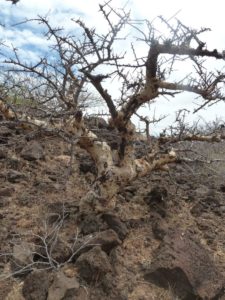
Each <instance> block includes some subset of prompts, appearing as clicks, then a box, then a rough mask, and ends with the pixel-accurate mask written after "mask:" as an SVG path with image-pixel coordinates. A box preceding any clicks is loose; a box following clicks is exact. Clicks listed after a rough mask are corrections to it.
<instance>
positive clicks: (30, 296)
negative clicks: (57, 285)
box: [22, 270, 49, 300]
mask: <svg viewBox="0 0 225 300" xmlns="http://www.w3.org/2000/svg"><path fill="white" fill-rule="evenodd" d="M48 288H49V279H48V273H47V272H46V271H45V270H41V271H39V270H37V271H33V272H32V273H30V274H29V275H28V276H27V277H26V279H25V281H24V285H23V289H22V293H23V296H24V298H25V300H37V299H38V300H46V299H47V295H48Z"/></svg>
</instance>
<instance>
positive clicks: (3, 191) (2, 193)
mask: <svg viewBox="0 0 225 300" xmlns="http://www.w3.org/2000/svg"><path fill="white" fill-rule="evenodd" d="M14 192H15V189H14V188H13V187H4V188H0V197H11V196H12V195H13V193H14Z"/></svg>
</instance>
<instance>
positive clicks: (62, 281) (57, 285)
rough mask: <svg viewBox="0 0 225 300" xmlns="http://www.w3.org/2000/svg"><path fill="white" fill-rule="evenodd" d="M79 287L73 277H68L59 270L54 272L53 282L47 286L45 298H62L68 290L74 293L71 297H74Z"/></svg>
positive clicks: (54, 299) (53, 299) (55, 299)
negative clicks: (46, 296)
mask: <svg viewBox="0 0 225 300" xmlns="http://www.w3.org/2000/svg"><path fill="white" fill-rule="evenodd" d="M79 287H80V285H79V283H78V281H77V279H76V278H75V277H72V278H69V277H67V276H65V274H64V273H63V272H62V271H59V272H57V273H56V274H55V277H54V279H53V283H52V285H51V286H50V288H49V291H48V298H47V300H62V299H64V298H65V296H66V294H68V292H69V291H71V292H72V295H74V298H72V299H76V298H75V296H76V291H77V290H78V289H79Z"/></svg>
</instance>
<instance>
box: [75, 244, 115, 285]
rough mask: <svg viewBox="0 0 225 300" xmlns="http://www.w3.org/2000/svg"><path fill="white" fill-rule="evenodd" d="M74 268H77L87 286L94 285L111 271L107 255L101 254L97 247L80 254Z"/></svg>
mask: <svg viewBox="0 0 225 300" xmlns="http://www.w3.org/2000/svg"><path fill="white" fill-rule="evenodd" d="M75 266H76V267H77V268H78V272H79V274H80V276H81V277H82V278H83V279H84V280H86V282H87V283H89V284H90V283H96V282H97V281H99V280H101V279H102V278H103V277H104V275H105V274H106V273H108V272H111V271H112V267H111V264H110V262H109V258H108V256H107V254H106V253H105V252H103V251H102V249H101V247H99V246H96V247H94V248H93V249H91V250H90V251H88V252H86V253H84V254H81V256H80V257H79V258H78V259H77V261H76V263H75Z"/></svg>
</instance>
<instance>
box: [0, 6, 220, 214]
mask: <svg viewBox="0 0 225 300" xmlns="http://www.w3.org/2000/svg"><path fill="white" fill-rule="evenodd" d="M100 12H101V13H102V15H103V17H104V20H105V22H106V26H105V28H106V27H107V30H105V33H98V32H97V30H96V29H94V28H89V27H88V26H86V24H85V23H84V22H83V21H81V20H80V19H79V20H73V21H74V24H75V26H76V28H77V31H76V32H77V33H79V34H77V36H74V35H72V34H71V35H69V34H67V35H65V34H63V31H62V30H61V29H59V28H56V29H54V28H52V27H51V26H50V23H49V21H48V20H47V19H46V18H42V17H38V18H37V19H36V21H38V22H40V23H42V24H44V25H45V26H47V28H48V33H47V35H48V36H49V37H52V36H53V37H54V38H55V40H56V47H57V51H58V53H59V54H60V68H62V67H63V68H64V70H66V72H65V73H63V78H64V77H66V78H69V81H68V80H65V82H67V83H68V82H71V84H70V85H69V90H67V92H65V90H66V86H65V84H64V81H63V84H62V85H61V81H60V85H59V81H58V78H57V76H56V75H55V74H54V72H52V73H49V67H50V68H51V67H52V64H51V63H50V62H48V61H46V60H43V59H42V60H40V62H39V63H37V64H36V65H33V66H28V65H27V64H24V63H23V62H21V61H20V59H19V58H18V57H17V53H16V51H15V58H14V59H12V58H10V59H8V60H6V61H5V62H6V63H7V64H11V65H13V66H14V67H15V66H16V68H17V67H18V68H19V70H20V71H29V72H32V73H33V74H36V75H37V76H40V77H42V78H44V79H45V80H46V82H47V84H48V86H53V87H55V90H56V91H57V94H58V95H59V97H60V99H61V101H62V102H63V104H65V105H66V106H68V107H69V108H70V106H71V105H75V106H76V101H77V98H76V95H77V93H79V92H80V89H81V87H82V86H83V83H84V82H87V83H88V84H89V85H92V86H93V87H94V88H95V89H96V91H97V92H98V93H99V94H100V95H101V97H102V99H103V100H104V102H105V103H106V105H107V107H108V111H109V114H110V119H109V125H110V127H112V128H114V129H115V130H116V131H117V134H118V136H119V137H120V145H119V148H118V151H117V156H116V157H115V156H113V153H112V150H111V148H110V147H109V145H108V144H107V143H106V142H102V141H99V139H98V138H97V136H96V135H95V134H93V132H90V131H89V130H88V129H87V128H86V126H85V124H84V120H83V116H82V112H81V111H78V110H76V113H75V114H74V116H73V118H71V119H68V120H67V123H66V124H65V123H64V125H63V126H64V129H66V130H67V129H68V130H69V132H70V133H72V134H73V135H74V136H75V137H76V139H77V144H78V145H79V146H80V147H82V148H84V149H86V151H87V152H89V154H90V155H91V156H92V158H93V159H94V161H95V163H96V167H97V170H98V176H97V178H96V180H95V183H94V185H93V189H92V190H91V191H90V193H88V195H86V196H85V197H84V198H83V200H82V201H81V209H87V208H89V209H90V210H94V209H96V210H104V209H109V208H110V207H113V206H114V204H115V201H116V193H117V191H118V189H119V186H120V185H121V184H124V182H128V181H131V180H133V179H134V178H136V177H138V176H144V175H145V174H146V173H147V172H151V171H153V170H155V169H160V168H163V167H164V166H165V165H167V164H168V163H171V162H175V161H176V153H175V152H174V151H173V150H172V149H167V151H166V152H164V153H162V152H159V151H152V152H151V153H148V154H147V155H145V156H144V157H142V158H141V159H135V155H134V147H133V142H134V140H135V126H134V125H133V124H132V122H131V117H132V116H133V115H134V114H136V113H137V112H138V109H139V108H140V107H142V106H143V105H145V104H147V103H151V102H153V101H155V100H156V99H157V98H158V97H160V96H163V97H175V96H176V95H177V94H178V93H180V92H190V93H192V94H196V95H197V96H198V97H200V98H201V99H202V103H201V105H200V106H199V107H197V108H196V110H195V111H198V110H200V109H202V108H203V107H205V106H207V105H209V104H212V103H216V102H218V101H224V100H225V93H224V89H223V85H224V79H225V74H224V73H222V72H221V71H208V70H207V68H205V67H204V61H205V59H207V58H212V59H217V60H222V61H223V60H224V54H223V53H220V52H219V51H217V50H216V49H213V50H208V49H207V46H206V43H204V42H202V41H201V40H200V37H199V36H200V35H201V34H202V33H204V32H206V31H208V30H209V29H207V28H202V29H200V30H194V29H191V28H189V27H187V26H185V25H183V24H182V23H181V22H180V21H179V20H176V19H174V20H170V21H167V20H165V19H164V18H163V17H160V18H159V20H160V22H161V23H162V25H163V26H165V29H166V30H167V33H166V34H165V35H163V34H161V33H160V32H159V31H158V30H157V28H156V27H155V24H154V23H150V22H149V21H146V20H144V21H138V22H137V21H134V20H132V19H131V18H130V14H129V13H127V12H126V11H124V10H123V9H120V10H115V9H114V8H113V7H111V3H110V1H109V2H107V3H105V4H104V5H100ZM128 32H131V34H132V35H134V36H135V39H134V41H135V42H136V43H142V44H143V48H144V49H146V50H147V52H146V55H145V56H139V53H138V51H137V50H136V46H135V44H134V43H132V44H131V45H128V47H129V49H131V53H132V57H131V55H130V54H129V55H128V58H127V57H126V52H125V51H124V52H123V51H121V50H120V51H117V49H118V43H120V44H122V43H124V45H127V43H128V42H127V41H128V40H127V39H128V38H127V34H128ZM184 60H185V61H186V63H189V64H190V63H191V64H192V66H193V70H192V71H191V72H190V74H188V75H187V74H185V75H184V76H183V77H182V78H178V79H177V80H176V81H173V80H172V78H174V77H173V71H174V69H175V66H176V65H177V64H179V63H180V62H182V61H184ZM73 66H76V70H77V74H76V75H74V70H73ZM47 67H48V68H47ZM13 70H14V71H15V70H16V69H13ZM53 70H55V65H54V68H53ZM59 73H60V71H59ZM115 79H116V80H117V81H118V82H119V83H121V90H120V91H121V93H120V96H119V97H118V96H117V97H115V98H114V95H113V93H112V94H111V93H110V92H109V89H108V87H109V86H110V84H111V83H112V80H115ZM70 90H71V91H72V92H73V93H74V94H73V100H72V101H71V98H70V96H69V94H68V91H70ZM74 103H75V104H74ZM180 117H181V115H178V121H179V120H180V119H179V118H180ZM146 120H147V119H146ZM147 123H148V121H147ZM178 123H179V122H178ZM180 125H181V123H180ZM181 127H182V126H181ZM180 129H181V131H182V132H181V133H182V134H181V135H180V136H179V137H178V139H180V138H181V136H182V138H185V128H180ZM186 138H187V139H196V140H211V139H212V137H207V138H206V137H199V136H198V135H196V134H192V136H190V135H189V136H186ZM217 138H218V139H221V138H223V137H222V136H217ZM176 139H177V137H176ZM167 141H168V140H167V138H165V139H161V142H167Z"/></svg>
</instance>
